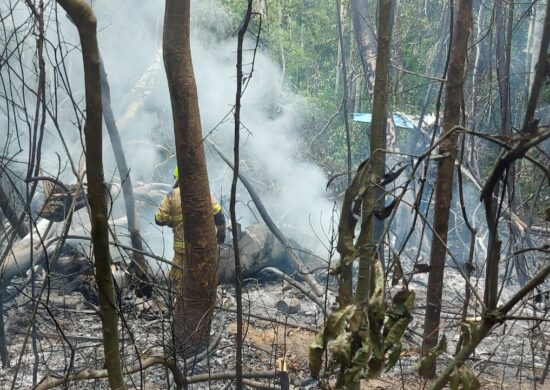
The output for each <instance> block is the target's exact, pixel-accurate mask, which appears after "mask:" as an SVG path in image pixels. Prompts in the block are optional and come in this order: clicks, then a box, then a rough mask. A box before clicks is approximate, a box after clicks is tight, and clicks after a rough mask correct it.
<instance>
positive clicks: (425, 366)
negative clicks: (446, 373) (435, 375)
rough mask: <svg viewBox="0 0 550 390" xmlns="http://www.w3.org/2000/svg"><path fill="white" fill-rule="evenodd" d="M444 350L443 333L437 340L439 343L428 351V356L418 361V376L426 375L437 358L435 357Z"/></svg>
mask: <svg viewBox="0 0 550 390" xmlns="http://www.w3.org/2000/svg"><path fill="white" fill-rule="evenodd" d="M446 350H447V338H446V337H445V335H443V336H442V337H441V340H439V344H437V345H436V346H435V348H434V349H432V350H431V351H430V353H429V354H428V356H426V357H424V358H423V359H422V360H421V361H420V365H419V366H418V373H419V374H420V376H422V377H428V376H429V375H430V374H431V368H432V367H433V364H434V362H435V359H437V357H438V356H439V355H441V354H442V353H443V352H445V351H446Z"/></svg>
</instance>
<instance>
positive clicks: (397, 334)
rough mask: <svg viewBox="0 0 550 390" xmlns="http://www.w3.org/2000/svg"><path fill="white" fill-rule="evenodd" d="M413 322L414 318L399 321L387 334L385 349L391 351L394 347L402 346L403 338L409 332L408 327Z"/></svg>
mask: <svg viewBox="0 0 550 390" xmlns="http://www.w3.org/2000/svg"><path fill="white" fill-rule="evenodd" d="M411 321H412V317H411V316H408V317H403V318H400V319H399V320H397V321H396V322H395V323H394V324H393V326H391V328H390V329H389V331H388V332H387V335H386V338H385V339H384V348H385V349H386V351H387V350H389V349H390V348H392V347H393V346H394V345H398V344H401V338H402V337H403V335H404V334H405V331H406V330H407V326H408V325H409V323H410V322H411Z"/></svg>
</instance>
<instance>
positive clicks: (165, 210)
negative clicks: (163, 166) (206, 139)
mask: <svg viewBox="0 0 550 390" xmlns="http://www.w3.org/2000/svg"><path fill="white" fill-rule="evenodd" d="M178 176H179V172H178V168H177V167H176V169H175V170H174V178H175V179H176V180H177V179H178ZM211 197H212V208H213V210H214V223H215V224H216V230H217V234H216V236H217V240H218V244H223V243H224V242H225V216H224V215H223V211H222V208H221V206H220V204H219V203H218V201H217V200H216V198H214V196H213V195H211ZM155 223H156V224H157V225H159V226H168V227H171V228H172V231H173V233H174V258H173V260H172V261H173V262H174V263H176V264H178V265H180V266H183V263H184V261H183V259H184V256H185V249H184V238H183V213H182V208H181V198H180V189H179V188H178V187H176V188H174V190H173V191H172V192H171V193H169V194H168V195H166V196H165V197H164V199H163V200H162V202H161V204H160V206H159V208H158V210H157V212H156V214H155ZM182 278H183V274H182V271H181V269H179V268H176V267H172V269H171V270H170V280H171V281H172V283H173V285H174V286H178V285H179V283H180V282H181V280H182Z"/></svg>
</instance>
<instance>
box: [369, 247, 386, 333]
mask: <svg viewBox="0 0 550 390" xmlns="http://www.w3.org/2000/svg"><path fill="white" fill-rule="evenodd" d="M375 253H376V255H375V257H374V258H373V264H372V270H373V272H374V278H373V279H374V286H373V291H372V293H371V296H370V298H369V307H368V310H369V318H371V319H375V320H376V321H377V322H378V323H382V322H383V321H384V317H385V315H386V308H385V306H386V305H385V299H384V269H383V267H382V262H381V261H380V259H379V258H378V251H376V252H375ZM372 325H374V324H371V326H372Z"/></svg>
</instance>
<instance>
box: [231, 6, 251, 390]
mask: <svg viewBox="0 0 550 390" xmlns="http://www.w3.org/2000/svg"><path fill="white" fill-rule="evenodd" d="M251 16H252V0H248V3H247V7H246V13H245V15H244V19H243V22H242V23H241V26H240V28H239V33H238V38H237V91H236V92H235V109H234V112H233V117H234V119H235V129H234V144H233V164H234V165H233V179H232V181H231V200H230V203H229V209H230V213H231V227H232V229H233V232H237V231H238V224H237V212H236V211H235V203H236V201H237V181H238V180H239V163H240V156H239V146H240V139H241V97H242V94H243V77H244V73H243V43H244V36H245V34H246V31H247V30H248V25H249V23H250V18H251ZM249 77H250V75H249ZM233 252H234V253H235V295H236V300H237V353H236V363H235V371H236V374H237V377H236V386H237V389H242V387H243V296H242V287H243V286H242V284H243V278H242V272H241V258H240V253H239V235H238V234H233Z"/></svg>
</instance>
